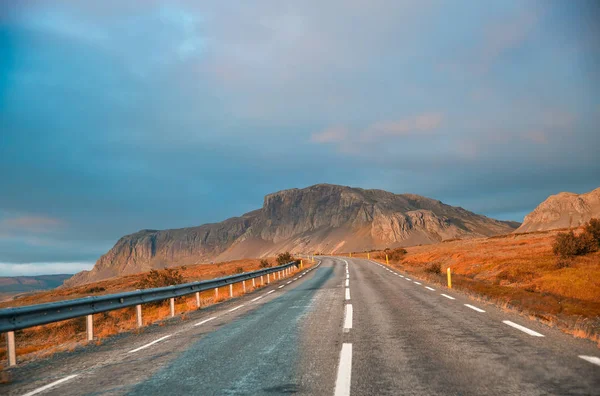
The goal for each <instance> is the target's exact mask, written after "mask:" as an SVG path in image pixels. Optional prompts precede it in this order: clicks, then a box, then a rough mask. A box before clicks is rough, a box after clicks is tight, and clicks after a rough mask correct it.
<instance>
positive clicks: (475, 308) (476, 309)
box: [465, 304, 485, 312]
mask: <svg viewBox="0 0 600 396" xmlns="http://www.w3.org/2000/svg"><path fill="white" fill-rule="evenodd" d="M465 307H469V308H471V309H472V310H474V311H477V312H485V311H484V310H483V309H481V308H477V307H476V306H474V305H471V304H465Z"/></svg>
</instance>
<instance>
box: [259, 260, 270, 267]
mask: <svg viewBox="0 0 600 396" xmlns="http://www.w3.org/2000/svg"><path fill="white" fill-rule="evenodd" d="M259 266H260V268H269V267H270V266H271V264H269V260H266V259H262V260H260V264H259Z"/></svg>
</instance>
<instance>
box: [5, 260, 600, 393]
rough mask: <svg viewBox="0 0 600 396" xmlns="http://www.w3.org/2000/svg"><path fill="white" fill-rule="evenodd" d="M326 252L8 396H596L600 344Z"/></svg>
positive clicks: (25, 378) (46, 368)
mask: <svg viewBox="0 0 600 396" xmlns="http://www.w3.org/2000/svg"><path fill="white" fill-rule="evenodd" d="M321 260H322V263H321V265H320V266H318V267H317V268H315V269H313V270H312V271H309V272H307V273H306V274H305V275H303V276H302V277H299V276H297V275H295V276H294V278H296V279H295V280H294V279H286V280H282V281H278V282H277V283H273V284H271V285H270V286H268V287H267V288H264V289H260V290H257V291H255V292H253V293H249V294H248V295H245V296H244V297H241V298H236V299H233V300H229V301H227V302H225V303H221V304H218V305H216V306H213V307H210V308H207V309H202V310H199V311H196V312H194V313H192V314H189V315H187V318H186V320H180V319H179V320H171V321H168V322H167V323H166V324H165V325H163V326H152V327H150V328H148V329H146V330H145V331H144V332H143V333H141V334H124V335H122V336H119V337H115V338H113V339H111V340H109V341H108V342H105V343H103V344H102V345H99V346H90V347H86V348H84V349H80V350H76V351H73V352H69V353H62V354H58V355H56V356H55V357H53V358H50V359H45V360H40V361H38V362H35V363H30V364H26V365H22V366H19V367H17V368H16V369H13V370H12V374H13V379H14V381H13V383H12V384H10V385H0V394H10V395H13V394H14V395H23V394H27V393H28V392H36V391H39V392H38V393H35V394H48V395H52V394H55V395H62V396H68V395H83V394H88V395H123V394H128V395H129V394H130V395H165V394H167V395H169V394H170V395H192V394H193V395H277V394H290V393H296V394H307V395H348V394H352V395H386V394H389V395H507V394H508V395H548V394H556V395H571V394H572V395H600V359H598V358H600V350H599V349H598V347H597V346H596V345H595V344H594V343H592V342H589V341H587V340H581V339H575V338H573V337H571V336H568V335H565V334H563V333H561V332H559V331H558V330H556V329H553V328H549V327H546V326H544V325H541V324H539V323H537V322H534V321H531V320H529V319H527V318H524V317H521V316H518V315H516V314H513V313H507V312H504V311H502V310H500V309H498V308H496V307H495V306H493V305H490V304H484V303H480V302H474V301H473V300H470V299H468V298H466V297H464V296H462V295H461V294H459V293H456V292H453V291H448V290H447V289H446V288H443V289H442V288H440V287H438V286H437V285H436V286H434V285H430V284H427V283H425V282H421V281H419V280H417V279H407V278H406V274H403V273H400V272H398V271H395V270H391V269H388V268H385V266H382V265H380V264H377V263H374V262H371V261H367V260H361V259H349V258H327V257H324V258H322V259H321ZM288 282H290V283H288ZM444 295H445V296H444ZM465 304H468V305H465ZM519 326H521V327H519ZM580 356H583V357H584V358H582V357H580ZM595 359H598V360H597V361H596V360H595ZM30 394H31V393H30Z"/></svg>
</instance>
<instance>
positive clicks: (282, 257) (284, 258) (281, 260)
mask: <svg viewBox="0 0 600 396" xmlns="http://www.w3.org/2000/svg"><path fill="white" fill-rule="evenodd" d="M292 261H294V257H293V256H292V255H291V253H290V252H285V253H279V254H278V255H277V264H279V265H283V264H287V263H290V262H292Z"/></svg>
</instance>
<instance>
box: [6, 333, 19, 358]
mask: <svg viewBox="0 0 600 396" xmlns="http://www.w3.org/2000/svg"><path fill="white" fill-rule="evenodd" d="M6 349H7V352H8V365H9V366H16V365H17V348H16V347H15V332H14V331H9V332H7V333H6Z"/></svg>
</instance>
